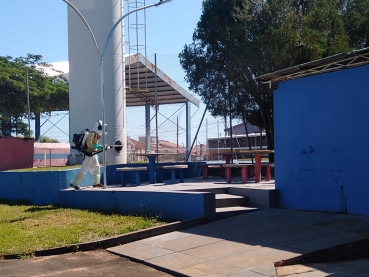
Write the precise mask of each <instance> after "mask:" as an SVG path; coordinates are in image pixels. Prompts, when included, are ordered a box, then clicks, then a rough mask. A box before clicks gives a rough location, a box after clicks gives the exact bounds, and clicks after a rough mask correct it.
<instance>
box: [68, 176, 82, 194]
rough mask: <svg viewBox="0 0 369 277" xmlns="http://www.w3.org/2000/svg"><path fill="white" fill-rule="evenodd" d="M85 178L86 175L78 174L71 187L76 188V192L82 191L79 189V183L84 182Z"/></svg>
mask: <svg viewBox="0 0 369 277" xmlns="http://www.w3.org/2000/svg"><path fill="white" fill-rule="evenodd" d="M83 178H85V174H83V173H81V172H78V173H77V175H76V177H75V178H74V180H73V182H72V183H70V185H69V186H71V187H72V188H74V189H75V190H78V189H80V187H79V183H81V182H82V180H83Z"/></svg>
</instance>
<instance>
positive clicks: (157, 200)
mask: <svg viewBox="0 0 369 277" xmlns="http://www.w3.org/2000/svg"><path fill="white" fill-rule="evenodd" d="M235 180H236V182H233V183H230V184H229V183H227V182H226V180H225V179H224V178H213V179H203V178H193V179H189V178H186V179H185V182H184V183H177V184H170V183H157V184H149V183H143V184H141V185H139V186H136V185H129V186H121V184H117V185H109V186H108V187H107V188H106V189H103V188H93V187H87V188H86V187H83V189H80V190H77V191H76V190H74V189H66V190H60V191H59V201H58V205H59V206H62V207H68V208H76V209H93V210H99V211H105V212H109V211H112V210H113V211H118V212H119V213H121V214H147V215H149V216H157V215H160V216H161V217H162V218H164V219H170V220H187V219H191V218H199V217H204V216H206V217H208V218H211V219H214V218H216V217H217V210H216V208H218V207H217V204H219V203H220V202H223V205H228V204H227V203H230V202H231V200H230V199H228V200H224V201H221V200H220V199H216V196H217V195H219V194H228V195H229V198H231V197H232V195H233V196H234V198H235V197H238V198H247V206H249V207H253V208H269V207H277V206H278V192H277V190H276V189H275V187H274V181H263V182H260V183H255V182H254V181H253V180H252V179H251V180H250V181H249V182H248V183H246V184H243V183H242V182H241V180H240V182H237V179H235ZM169 181H170V180H169ZM244 202H245V201H244ZM240 204H242V205H243V203H242V201H239V204H235V205H234V206H240ZM233 214H234V213H233ZM223 215H224V213H223ZM222 217H223V216H222Z"/></svg>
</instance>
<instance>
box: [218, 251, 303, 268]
mask: <svg viewBox="0 0 369 277" xmlns="http://www.w3.org/2000/svg"><path fill="white" fill-rule="evenodd" d="M299 255H300V254H295V253H293V252H291V251H290V249H287V248H269V247H257V248H253V249H251V250H249V251H246V252H243V253H239V254H236V255H232V256H228V257H224V258H221V259H218V260H216V261H218V262H222V263H224V264H229V265H233V266H237V267H241V268H244V269H247V268H250V267H255V266H259V265H265V264H269V263H274V262H277V261H281V260H285V259H289V258H293V257H296V256H299Z"/></svg>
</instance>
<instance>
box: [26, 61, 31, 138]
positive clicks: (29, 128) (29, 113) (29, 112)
mask: <svg viewBox="0 0 369 277" xmlns="http://www.w3.org/2000/svg"><path fill="white" fill-rule="evenodd" d="M26 80H27V81H26V82H27V109H28V136H29V137H31V105H30V102H29V83H28V66H27V65H26Z"/></svg>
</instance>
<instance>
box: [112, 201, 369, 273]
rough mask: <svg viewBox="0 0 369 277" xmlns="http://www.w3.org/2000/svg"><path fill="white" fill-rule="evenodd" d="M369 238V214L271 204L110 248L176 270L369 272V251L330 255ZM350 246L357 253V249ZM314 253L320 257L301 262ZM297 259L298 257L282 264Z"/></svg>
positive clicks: (311, 257) (116, 252)
mask: <svg viewBox="0 0 369 277" xmlns="http://www.w3.org/2000/svg"><path fill="white" fill-rule="evenodd" d="M368 239H369V218H368V217H365V216H354V215H347V214H330V213H319V212H307V211H296V210H287V209H279V208H270V209H264V210H259V211H255V212H252V213H249V214H244V215H239V216H234V217H230V218H227V219H223V220H218V221H214V222H210V223H208V224H205V225H200V226H197V227H193V228H189V229H186V230H183V231H176V232H171V233H168V234H164V235H159V236H155V237H151V238H147V239H143V240H139V241H136V242H132V243H128V244H125V245H121V246H116V247H112V248H108V251H110V252H112V253H115V254H118V255H122V256H124V257H128V258H130V259H132V260H134V261H139V262H141V263H144V264H147V265H150V266H153V267H155V268H158V269H160V270H163V271H166V272H168V273H170V274H173V275H175V276H194V277H197V276H208V277H220V276H230V277H239V276H243V277H261V276H268V277H272V276H273V277H274V276H296V277H297V276H298V277H308V276H309V277H310V276H317V277H320V276H355V277H358V276H369V268H368V264H369V263H368V262H369V259H368V257H365V258H364V259H361V260H356V261H355V262H354V261H352V262H350V263H348V262H345V263H346V266H345V265H344V264H343V263H342V262H337V261H329V259H330V256H331V255H330V253H331V251H332V249H339V248H337V246H341V247H344V246H345V245H346V246H347V245H348V246H349V245H354V244H352V242H355V241H363V242H364V243H365V240H368ZM350 251H351V253H352V256H355V249H353V248H351V250H350ZM356 254H357V253H356ZM363 255H365V253H364V254H363ZM366 255H368V253H366ZM356 257H357V256H356ZM314 258H315V259H319V260H320V263H316V262H315V263H311V264H304V265H301V263H305V262H308V261H314ZM339 258H340V257H339V256H337V257H336V259H338V260H339ZM294 260H295V261H297V262H298V263H297V264H294V265H293V264H291V265H289V266H277V265H283V263H284V261H287V262H288V261H290V262H293V261H294ZM328 261H329V262H328ZM299 263H300V264H299Z"/></svg>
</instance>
